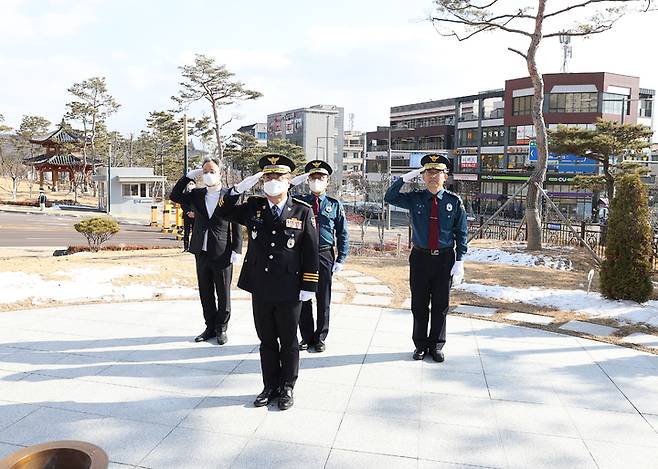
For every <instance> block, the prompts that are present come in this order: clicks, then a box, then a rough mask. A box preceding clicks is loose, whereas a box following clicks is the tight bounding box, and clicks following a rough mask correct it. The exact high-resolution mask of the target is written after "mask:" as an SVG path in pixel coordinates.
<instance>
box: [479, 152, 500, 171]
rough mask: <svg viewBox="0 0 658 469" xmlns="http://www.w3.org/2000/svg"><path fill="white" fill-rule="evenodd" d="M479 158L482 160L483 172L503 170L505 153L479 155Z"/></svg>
mask: <svg viewBox="0 0 658 469" xmlns="http://www.w3.org/2000/svg"><path fill="white" fill-rule="evenodd" d="M480 159H481V161H482V171H483V172H495V171H504V170H505V155H502V154H495V155H481V156H480Z"/></svg>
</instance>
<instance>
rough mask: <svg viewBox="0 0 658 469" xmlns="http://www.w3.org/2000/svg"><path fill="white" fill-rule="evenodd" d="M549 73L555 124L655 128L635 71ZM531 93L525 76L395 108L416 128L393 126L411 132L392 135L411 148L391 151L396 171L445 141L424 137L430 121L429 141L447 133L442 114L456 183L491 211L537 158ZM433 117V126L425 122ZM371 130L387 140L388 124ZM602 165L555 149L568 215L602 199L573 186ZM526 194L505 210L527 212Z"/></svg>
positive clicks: (556, 194) (577, 215)
mask: <svg viewBox="0 0 658 469" xmlns="http://www.w3.org/2000/svg"><path fill="white" fill-rule="evenodd" d="M543 77H544V87H545V98H544V108H543V110H544V118H545V121H546V124H547V126H548V128H549V129H550V128H555V127H557V126H558V125H569V126H579V127H585V128H594V126H595V123H596V120H597V119H599V118H601V119H605V120H614V121H618V122H624V123H641V124H645V125H647V126H650V127H651V128H653V96H654V91H653V90H648V89H643V88H640V86H639V85H640V83H639V78H637V77H630V76H625V75H618V74H613V73H605V72H601V73H560V74H546V75H544V76H543ZM533 94H534V92H533V88H532V83H531V81H530V78H529V77H526V78H519V79H512V80H507V81H506V82H505V87H504V88H501V89H495V90H489V91H483V92H479V93H477V94H474V95H470V96H462V97H457V98H451V99H447V100H442V101H432V102H429V103H419V104H413V105H408V106H398V107H395V108H391V119H390V121H391V124H392V125H395V124H398V126H399V123H400V122H402V124H403V125H406V126H410V127H413V128H414V130H405V131H402V130H400V131H398V132H396V133H395V134H392V135H396V136H399V137H400V138H405V137H406V138H408V139H409V140H407V141H404V140H396V138H394V137H392V138H391V141H392V148H393V149H396V147H399V146H403V147H405V148H406V149H407V151H410V153H411V154H410V155H409V156H408V157H407V156H404V155H400V156H399V159H400V161H397V162H396V158H393V164H392V169H393V171H392V172H393V174H394V175H395V174H396V173H397V174H400V173H404V172H406V171H408V170H409V169H410V168H413V167H415V166H414V165H415V164H416V163H417V160H418V157H417V155H416V156H413V153H414V152H415V153H422V154H425V153H427V152H429V151H432V150H435V149H436V147H438V146H441V145H436V144H434V145H433V146H434V147H435V148H423V145H421V143H422V142H423V141H422V140H421V139H420V137H421V134H422V132H426V131H427V130H426V129H427V128H432V131H431V133H432V135H433V137H434V138H433V139H432V140H431V141H432V142H435V141H436V140H435V139H436V138H437V137H439V136H440V135H441V133H440V130H439V127H438V126H437V125H436V124H438V123H439V122H440V123H442V124H444V125H445V126H446V127H447V128H446V132H447V133H450V132H452V135H450V138H448V137H446V138H445V146H444V148H445V149H447V150H448V153H449V155H450V158H451V159H452V166H453V168H452V169H453V172H452V173H453V174H452V177H453V178H452V181H450V183H451V187H452V188H453V189H454V190H456V191H457V192H458V193H459V194H460V195H461V197H462V199H463V200H464V203H465V205H466V208H467V210H468V212H469V213H470V214H473V215H475V214H484V213H493V212H494V211H495V210H497V209H498V208H499V207H500V206H501V204H503V203H504V202H505V201H507V199H508V198H509V197H511V196H512V195H513V194H514V193H516V192H517V191H518V190H520V188H521V186H523V184H524V182H525V181H527V180H528V178H529V177H530V175H531V173H532V169H533V167H534V163H535V161H536V147H535V146H534V144H535V136H536V135H535V130H534V126H533V124H532V117H531V114H530V113H531V109H532V99H533ZM403 108H404V109H405V110H406V112H405V115H404V119H400V117H401V116H400V110H401V109H403ZM439 112H441V114H439ZM439 119H442V120H440V121H439ZM428 123H429V124H430V125H429V126H428V127H422V125H424V124H428ZM382 130H384V129H382ZM371 135H372V136H373V137H380V138H382V139H383V143H384V144H385V146H386V147H387V146H388V141H387V140H386V137H385V133H384V132H370V133H368V141H369V142H370V141H371ZM376 140H377V143H378V145H377V146H374V145H373V146H369V147H368V154H367V159H368V160H369V161H370V160H373V161H376V159H377V158H379V157H380V153H378V151H381V150H383V148H380V145H379V143H380V139H376ZM442 143H443V142H442ZM430 146H431V145H430ZM386 149H387V148H386ZM393 154H395V151H393ZM386 155H387V152H386ZM386 158H387V156H386ZM369 165H370V166H369ZM380 166H381V165H380ZM366 168H367V171H368V169H371V170H373V174H372V177H373V179H374V178H375V175H374V172H375V170H376V168H377V166H376V163H368V162H367V163H366ZM398 168H399V171H397V169H398ZM599 171H600V169H599V165H598V164H597V162H595V161H593V160H589V159H587V158H585V157H583V156H582V155H551V156H550V157H549V163H548V174H547V178H546V183H545V186H544V189H545V190H546V191H547V193H548V194H549V195H550V196H551V198H552V199H553V201H554V202H555V203H556V204H557V205H558V207H559V208H560V210H561V211H562V212H563V213H564V214H565V215H567V216H568V217H570V218H572V219H588V218H590V217H591V215H592V212H593V209H594V208H595V207H596V203H597V197H598V194H594V193H592V192H590V191H587V190H580V189H577V188H575V187H574V186H573V184H572V183H573V178H574V177H575V176H576V175H578V174H588V173H589V174H598V173H599ZM526 194H527V190H526V189H523V190H522V191H521V192H520V193H519V197H518V201H516V199H515V202H513V203H511V204H510V205H509V207H508V211H507V213H506V215H507V216H510V217H521V216H522V214H523V206H524V203H525V202H524V200H525V195H526Z"/></svg>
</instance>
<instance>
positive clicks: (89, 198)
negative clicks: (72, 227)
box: [0, 177, 98, 206]
mask: <svg viewBox="0 0 658 469" xmlns="http://www.w3.org/2000/svg"><path fill="white" fill-rule="evenodd" d="M46 185H47V182H46ZM11 188H12V183H11V180H10V179H9V178H7V177H0V204H1V203H3V202H10V201H13V199H12V192H11ZM38 196H39V181H38V180H37V181H36V182H35V183H34V184H32V193H31V195H30V184H29V183H28V182H27V181H21V182H20V183H19V184H18V192H17V193H16V201H18V202H22V201H28V202H36V200H37V197H38ZM46 197H48V201H50V202H52V201H56V200H73V199H74V196H73V192H69V190H68V185H65V184H60V190H59V191H57V192H51V191H50V190H49V189H48V188H47V187H46ZM78 203H80V204H82V205H93V206H95V205H98V198H96V197H94V196H93V195H92V194H80V192H78Z"/></svg>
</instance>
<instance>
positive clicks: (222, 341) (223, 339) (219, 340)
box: [217, 331, 228, 345]
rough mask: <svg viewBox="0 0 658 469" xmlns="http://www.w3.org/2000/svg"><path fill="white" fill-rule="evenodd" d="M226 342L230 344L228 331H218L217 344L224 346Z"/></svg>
mask: <svg viewBox="0 0 658 469" xmlns="http://www.w3.org/2000/svg"><path fill="white" fill-rule="evenodd" d="M226 342H228V336H227V335H226V331H217V343H218V344H219V345H224V344H225V343H226Z"/></svg>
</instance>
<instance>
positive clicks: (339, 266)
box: [331, 262, 343, 274]
mask: <svg viewBox="0 0 658 469" xmlns="http://www.w3.org/2000/svg"><path fill="white" fill-rule="evenodd" d="M341 270H343V264H341V263H340V262H336V263H335V264H334V266H333V267H332V268H331V273H332V274H335V273H336V272H340V271H341Z"/></svg>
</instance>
